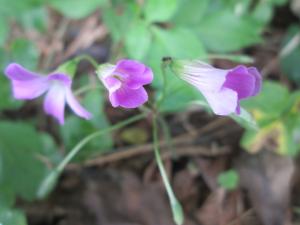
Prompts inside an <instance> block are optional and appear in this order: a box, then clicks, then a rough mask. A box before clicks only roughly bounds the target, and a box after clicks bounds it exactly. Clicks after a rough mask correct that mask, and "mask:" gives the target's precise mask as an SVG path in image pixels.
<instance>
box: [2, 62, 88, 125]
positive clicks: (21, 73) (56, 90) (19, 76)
mask: <svg viewBox="0 0 300 225" xmlns="http://www.w3.org/2000/svg"><path fill="white" fill-rule="evenodd" d="M5 74H6V76H7V77H8V78H9V79H10V80H11V82H12V90H13V95H14V97H15V98H16V99H34V98H37V97H39V96H40V95H42V94H43V93H45V92H47V94H46V98H45V101H44V110H45V112H46V113H47V114H49V115H51V116H54V117H55V118H56V119H58V121H59V123H60V124H64V111H65V104H66V103H67V104H68V105H69V106H70V108H71V109H72V110H73V111H74V113H75V114H77V115H78V116H80V117H82V118H85V119H90V118H91V114H90V113H89V112H88V111H86V110H85V109H84V108H83V107H82V106H81V105H80V104H79V102H78V101H77V100H76V99H75V97H74V95H73V94H72V91H71V85H72V80H71V78H70V77H69V76H67V75H65V74H62V73H59V72H57V73H52V74H49V75H47V76H42V75H39V74H36V73H33V72H30V71H28V70H26V69H25V68H24V67H22V66H21V65H19V64H16V63H12V64H9V65H8V66H7V67H6V69H5Z"/></svg>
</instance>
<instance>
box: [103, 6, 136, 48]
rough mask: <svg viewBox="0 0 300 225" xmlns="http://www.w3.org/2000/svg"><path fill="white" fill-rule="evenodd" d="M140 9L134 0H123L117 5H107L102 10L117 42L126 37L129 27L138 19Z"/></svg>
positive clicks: (104, 18) (105, 21) (104, 19)
mask: <svg viewBox="0 0 300 225" xmlns="http://www.w3.org/2000/svg"><path fill="white" fill-rule="evenodd" d="M139 13H140V9H139V6H138V5H137V4H136V3H135V2H134V1H121V2H120V3H119V4H117V5H115V7H107V8H104V9H103V11H102V19H103V21H104V23H105V25H106V26H107V27H108V28H109V31H110V32H111V35H112V38H113V40H114V42H115V43H117V42H119V41H121V40H122V39H123V38H124V34H126V33H127V29H128V27H131V26H132V24H133V23H134V22H135V21H136V20H138V18H139Z"/></svg>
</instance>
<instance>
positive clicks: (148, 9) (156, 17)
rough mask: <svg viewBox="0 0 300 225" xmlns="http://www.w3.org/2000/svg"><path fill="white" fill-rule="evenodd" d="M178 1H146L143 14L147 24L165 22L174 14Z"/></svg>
mask: <svg viewBox="0 0 300 225" xmlns="http://www.w3.org/2000/svg"><path fill="white" fill-rule="evenodd" d="M177 7H178V0H163V1H161V0H147V1H146V2H145V5H144V13H145V17H146V21H148V22H165V21H167V20H169V19H170V18H171V17H172V16H173V14H174V13H175V12H176V10H177Z"/></svg>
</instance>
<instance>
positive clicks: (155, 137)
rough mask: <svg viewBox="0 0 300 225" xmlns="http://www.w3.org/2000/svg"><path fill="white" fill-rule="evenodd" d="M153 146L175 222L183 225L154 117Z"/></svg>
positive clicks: (181, 214)
mask: <svg viewBox="0 0 300 225" xmlns="http://www.w3.org/2000/svg"><path fill="white" fill-rule="evenodd" d="M153 146H154V155H155V160H156V163H157V166H158V169H159V172H160V175H161V177H162V180H163V183H164V186H165V188H166V191H167V194H168V197H169V201H170V205H171V209H172V214H173V220H174V222H175V223H176V224H177V225H181V224H183V221H184V216H183V211H182V207H181V205H180V203H179V201H178V200H177V198H176V196H175V194H174V192H173V190H172V187H171V184H170V182H169V179H168V176H167V173H166V170H165V168H164V165H163V162H162V159H161V157H160V151H159V143H158V130H157V118H156V116H154V117H153Z"/></svg>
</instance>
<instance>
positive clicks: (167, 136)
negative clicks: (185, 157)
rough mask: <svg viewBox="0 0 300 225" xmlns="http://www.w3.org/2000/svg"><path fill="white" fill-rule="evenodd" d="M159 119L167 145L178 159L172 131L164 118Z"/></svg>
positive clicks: (159, 117)
mask: <svg viewBox="0 0 300 225" xmlns="http://www.w3.org/2000/svg"><path fill="white" fill-rule="evenodd" d="M157 119H158V122H159V123H160V125H161V127H162V131H163V134H164V138H165V140H166V143H167V147H168V149H169V150H170V151H171V152H172V155H173V157H176V152H175V151H174V146H173V143H172V136H171V131H170V128H169V125H168V123H167V122H166V120H165V118H164V117H163V116H161V115H159V116H158V118H157Z"/></svg>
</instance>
